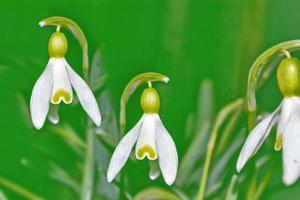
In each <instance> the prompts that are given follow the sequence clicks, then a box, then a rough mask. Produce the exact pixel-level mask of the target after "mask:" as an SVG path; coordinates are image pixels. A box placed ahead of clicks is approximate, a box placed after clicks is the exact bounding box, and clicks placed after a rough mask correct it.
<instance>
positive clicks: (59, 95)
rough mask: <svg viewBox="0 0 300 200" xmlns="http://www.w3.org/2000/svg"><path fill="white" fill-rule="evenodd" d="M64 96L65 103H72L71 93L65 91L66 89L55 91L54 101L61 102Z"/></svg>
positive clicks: (55, 102)
mask: <svg viewBox="0 0 300 200" xmlns="http://www.w3.org/2000/svg"><path fill="white" fill-rule="evenodd" d="M61 98H63V99H64V102H65V103H71V95H70V93H69V92H67V91H65V90H64V89H59V90H57V91H56V92H55V94H54V95H53V97H52V102H53V103H54V104H57V103H59V102H60V99H61Z"/></svg>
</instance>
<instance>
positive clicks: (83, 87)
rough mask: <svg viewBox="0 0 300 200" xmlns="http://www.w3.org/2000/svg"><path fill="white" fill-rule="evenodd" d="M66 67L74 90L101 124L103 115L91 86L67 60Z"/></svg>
mask: <svg viewBox="0 0 300 200" xmlns="http://www.w3.org/2000/svg"><path fill="white" fill-rule="evenodd" d="M65 64H66V69H67V71H68V74H69V78H70V81H71V84H72V86H73V88H74V90H75V91H76V93H77V96H78V99H79V101H80V103H81V105H82V107H83V109H84V110H85V111H86V112H87V114H88V115H89V116H90V118H91V119H92V120H93V121H94V123H95V124H96V125H97V126H100V124H101V115H100V110H99V106H98V104H97V101H96V99H95V97H94V95H93V93H92V91H91V89H90V88H89V86H88V85H87V84H86V83H85V82H84V80H83V79H82V78H81V77H80V76H79V75H78V74H77V73H76V72H75V71H74V70H73V69H72V67H70V66H69V64H68V63H67V61H66V60H65Z"/></svg>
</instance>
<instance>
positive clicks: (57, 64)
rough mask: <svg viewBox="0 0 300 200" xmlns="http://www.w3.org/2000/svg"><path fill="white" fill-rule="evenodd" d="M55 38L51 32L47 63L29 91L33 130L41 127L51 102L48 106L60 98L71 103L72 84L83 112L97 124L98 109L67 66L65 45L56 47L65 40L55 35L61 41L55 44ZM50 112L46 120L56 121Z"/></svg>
mask: <svg viewBox="0 0 300 200" xmlns="http://www.w3.org/2000/svg"><path fill="white" fill-rule="evenodd" d="M54 34H59V35H55V36H54V38H55V37H65V36H64V35H62V33H59V32H56V33H54ZM55 39H56V41H53V35H52V36H51V38H50V41H49V53H50V59H49V62H48V64H47V66H46V68H45V70H44V72H43V73H42V75H41V76H40V77H39V79H38V80H37V81H36V83H35V85H34V87H33V90H32V95H31V99H30V111H31V118H32V122H33V125H34V127H35V128H37V129H40V128H42V127H43V125H44V122H45V120H46V118H47V115H48V112H49V107H50V105H51V104H52V105H51V106H54V105H56V104H60V103H61V101H63V102H64V103H66V104H70V103H71V102H72V100H73V91H72V87H73V88H74V90H75V92H76V94H77V96H78V99H79V101H80V103H81V105H82V107H83V109H84V110H85V111H86V112H87V114H88V115H89V116H90V118H91V119H92V120H93V121H94V123H95V124H96V125H97V126H100V123H101V116H100V111H99V107H98V104H97V102H96V99H95V97H94V95H93V93H92V91H91V89H90V88H89V86H88V85H87V84H86V83H85V81H84V80H83V79H82V78H81V77H80V76H79V75H78V74H77V73H76V72H75V71H74V70H73V69H72V68H71V67H70V65H69V64H68V63H67V61H66V60H65V58H64V57H63V56H64V54H65V51H66V47H64V48H65V49H62V48H60V49H59V45H61V44H63V42H66V41H64V40H65V38H59V39H60V40H63V41H59V42H60V43H59V42H58V43H59V44H57V38H55ZM51 42H52V43H53V42H56V46H55V47H53V48H52V49H50V43H51ZM63 45H66V44H63ZM51 55H52V56H51ZM53 114H54V115H53V116H49V119H50V121H51V122H54V123H57V122H58V120H59V118H58V115H57V110H56V111H55V112H54V113H53Z"/></svg>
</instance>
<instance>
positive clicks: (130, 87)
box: [120, 72, 169, 137]
mask: <svg viewBox="0 0 300 200" xmlns="http://www.w3.org/2000/svg"><path fill="white" fill-rule="evenodd" d="M152 81H162V82H165V83H168V82H169V78H168V77H167V76H165V75H163V74H160V73H156V72H146V73H142V74H139V75H137V76H135V77H133V78H132V79H131V80H130V81H129V83H128V84H127V85H126V87H125V89H124V91H123V93H122V96H121V103H120V104H121V108H120V134H121V137H122V136H123V135H124V134H125V125H126V104H127V101H128V100H129V98H130V96H131V95H132V94H133V93H134V91H135V90H136V89H137V88H138V87H139V86H140V85H142V84H144V83H148V85H149V83H151V82H152ZM151 86H152V84H151Z"/></svg>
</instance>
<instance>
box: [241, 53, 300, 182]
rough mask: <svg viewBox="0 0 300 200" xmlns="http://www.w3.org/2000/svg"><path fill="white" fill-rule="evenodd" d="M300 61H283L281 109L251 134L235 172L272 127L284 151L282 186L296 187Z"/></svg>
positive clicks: (298, 173) (299, 161)
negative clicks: (294, 184)
mask: <svg viewBox="0 0 300 200" xmlns="http://www.w3.org/2000/svg"><path fill="white" fill-rule="evenodd" d="M299 74H300V61H299V60H298V59H297V58H295V57H291V56H290V55H289V54H288V56H287V58H285V59H283V60H282V61H281V62H280V64H279V67H278V69H277V81H278V85H279V89H280V91H281V93H282V94H283V95H284V99H283V101H282V103H281V104H280V105H279V106H278V108H277V109H276V110H275V111H274V112H273V113H272V114H270V115H269V116H267V117H266V118H265V119H263V120H262V121H261V122H260V123H258V124H257V125H256V127H255V128H254V129H253V130H252V131H251V133H250V134H249V136H248V138H247V140H246V142H245V144H244V146H243V149H242V151H241V153H240V155H239V158H238V161H237V164H236V168H237V171H238V172H240V171H241V169H242V168H243V167H244V165H245V163H246V162H247V161H248V160H249V159H250V157H251V156H253V155H254V154H255V153H256V152H257V151H258V149H259V148H260V146H261V145H262V143H263V142H264V140H265V139H266V138H267V137H268V135H269V134H270V132H271V129H272V127H273V126H274V125H275V124H278V126H277V135H276V143H275V150H276V151H279V150H281V148H282V153H283V155H282V158H283V177H282V179H283V182H284V183H285V184H286V185H291V184H293V183H294V182H295V181H296V180H297V179H298V178H299V176H300V79H299Z"/></svg>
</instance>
